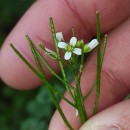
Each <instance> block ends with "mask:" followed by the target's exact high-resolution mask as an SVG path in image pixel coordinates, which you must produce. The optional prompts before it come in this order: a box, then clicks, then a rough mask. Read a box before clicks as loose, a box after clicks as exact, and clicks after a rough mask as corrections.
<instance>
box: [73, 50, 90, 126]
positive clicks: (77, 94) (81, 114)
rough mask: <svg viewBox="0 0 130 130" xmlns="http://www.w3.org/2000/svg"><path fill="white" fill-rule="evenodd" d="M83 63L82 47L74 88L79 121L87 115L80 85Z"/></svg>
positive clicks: (85, 118) (82, 120) (83, 119)
mask: <svg viewBox="0 0 130 130" xmlns="http://www.w3.org/2000/svg"><path fill="white" fill-rule="evenodd" d="M83 64H84V52H83V48H82V55H81V64H80V68H79V74H78V76H77V77H76V79H75V80H76V90H75V98H76V99H75V101H76V106H77V109H78V112H79V117H80V121H81V123H82V124H83V123H85V122H86V120H87V119H88V117H87V113H86V111H85V106H84V98H83V95H82V92H81V86H80V81H81V75H82V72H83Z"/></svg>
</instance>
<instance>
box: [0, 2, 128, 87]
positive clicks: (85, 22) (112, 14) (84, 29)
mask: <svg viewBox="0 0 130 130" xmlns="http://www.w3.org/2000/svg"><path fill="white" fill-rule="evenodd" d="M129 4H130V1H129V0H126V1H122V0H120V1H114V2H113V1H112V0H111V1H104V0H102V1H100V2H98V1H96V0H94V1H91V0H88V1H86V0H75V1H73V0H71V1H68V0H65V1H62V0H61V1H59V0H55V1H53V0H47V1H42V0H41V1H37V2H35V4H34V5H33V6H32V7H31V8H30V9H29V11H28V12H27V13H26V14H25V15H24V16H23V18H22V19H21V20H20V22H19V23H18V24H17V25H16V27H15V28H14V29H13V31H12V32H11V33H10V35H9V36H8V38H7V39H6V41H5V43H4V45H3V47H2V49H1V52H0V76H1V78H2V79H3V80H4V81H5V82H6V83H7V84H9V85H10V86H13V87H15V88H19V89H28V88H33V87H35V86H37V85H38V84H40V83H41V82H40V81H39V80H38V78H37V77H36V76H35V75H34V74H33V73H32V72H31V70H29V69H28V68H27V67H26V65H25V64H24V63H23V62H22V61H21V60H20V59H19V58H18V57H17V56H16V54H15V53H14V52H13V51H12V50H11V48H10V47H9V43H10V42H13V43H14V46H15V47H16V48H17V49H18V50H19V51H20V52H21V53H22V54H23V56H25V58H27V59H28V60H29V61H30V63H32V64H33V65H34V66H35V63H34V60H33V57H32V55H31V51H30V49H29V46H28V45H27V42H26V40H25V38H24V36H25V35H26V34H28V35H29V36H30V37H31V39H32V40H33V41H34V42H35V43H36V44H37V45H38V43H39V41H42V42H43V43H44V44H45V45H46V46H47V47H48V48H53V45H52V43H53V42H52V36H51V31H50V26H49V17H50V16H52V17H53V18H54V21H55V26H56V31H63V34H64V35H65V36H68V35H69V34H70V33H68V32H70V30H71V27H75V28H76V30H77V35H78V36H79V37H80V38H83V37H84V38H85V39H86V40H89V38H91V37H93V36H94V35H95V11H96V10H99V12H100V16H101V24H102V32H105V31H108V30H110V29H112V28H113V27H115V26H116V25H118V24H119V23H121V22H122V21H123V20H124V19H126V18H127V17H128V16H129V15H130V11H129ZM108 5H110V6H108ZM107 21H109V22H107ZM43 55H44V54H43ZM46 59H47V60H48V62H49V63H50V65H51V66H52V68H54V70H55V71H57V70H58V67H57V64H56V63H55V62H54V61H52V60H50V59H49V58H46ZM45 72H46V73H47V75H49V72H48V71H47V70H45ZM23 77H24V78H23ZM25 77H26V78H25Z"/></svg>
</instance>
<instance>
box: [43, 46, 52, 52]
mask: <svg viewBox="0 0 130 130" xmlns="http://www.w3.org/2000/svg"><path fill="white" fill-rule="evenodd" d="M45 51H46V52H49V53H53V51H52V50H50V49H48V48H46V47H45Z"/></svg>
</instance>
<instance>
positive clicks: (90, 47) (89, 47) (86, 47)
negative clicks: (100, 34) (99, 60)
mask: <svg viewBox="0 0 130 130" xmlns="http://www.w3.org/2000/svg"><path fill="white" fill-rule="evenodd" d="M98 44H99V43H98V40H97V39H93V40H92V41H91V42H89V43H88V44H86V45H84V52H85V53H86V52H90V51H91V50H93V49H94V48H95V47H96V46H97V45H98Z"/></svg>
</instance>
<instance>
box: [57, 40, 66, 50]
mask: <svg viewBox="0 0 130 130" xmlns="http://www.w3.org/2000/svg"><path fill="white" fill-rule="evenodd" d="M66 46H68V45H67V44H66V43H65V42H59V43H58V47H59V48H64V49H65V48H66Z"/></svg>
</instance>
